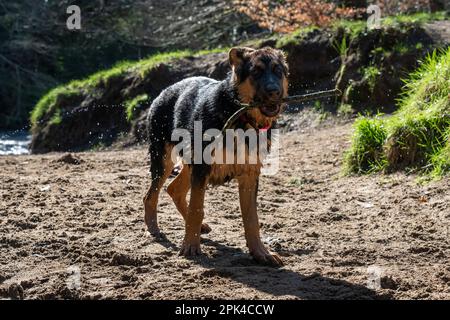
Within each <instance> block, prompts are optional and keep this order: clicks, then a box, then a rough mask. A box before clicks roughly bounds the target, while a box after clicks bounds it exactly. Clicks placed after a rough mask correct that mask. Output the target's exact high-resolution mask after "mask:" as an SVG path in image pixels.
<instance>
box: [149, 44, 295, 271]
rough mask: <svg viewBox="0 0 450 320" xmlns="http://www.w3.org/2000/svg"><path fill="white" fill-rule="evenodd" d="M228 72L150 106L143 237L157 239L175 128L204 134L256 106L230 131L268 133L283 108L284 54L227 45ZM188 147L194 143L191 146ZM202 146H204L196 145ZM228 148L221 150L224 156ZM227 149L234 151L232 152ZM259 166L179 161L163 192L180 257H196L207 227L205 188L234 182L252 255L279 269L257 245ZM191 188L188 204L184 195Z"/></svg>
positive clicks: (185, 85)
mask: <svg viewBox="0 0 450 320" xmlns="http://www.w3.org/2000/svg"><path fill="white" fill-rule="evenodd" d="M229 62H230V65H231V70H232V71H231V72H230V73H229V75H228V77H227V78H226V79H225V80H223V81H216V80H213V79H210V78H206V77H192V78H187V79H185V80H182V81H180V82H178V83H175V84H174V85H172V86H170V87H169V88H167V89H165V90H164V91H163V92H162V93H161V94H160V95H159V96H158V97H157V98H156V99H155V100H154V101H153V103H152V105H151V107H150V109H149V113H148V118H147V121H148V122H147V124H148V141H149V143H150V147H149V155H150V172H151V179H152V180H151V186H150V188H149V190H148V192H147V193H146V195H145V197H144V207H145V223H146V225H147V228H148V230H149V232H150V233H151V234H153V235H158V234H159V232H160V230H159V227H158V223H157V203H158V196H159V192H160V190H161V188H162V186H163V184H164V182H165V180H166V179H167V178H168V177H169V175H170V174H171V172H172V169H173V168H174V165H175V164H176V163H174V162H175V161H174V160H173V157H172V156H171V155H172V150H173V148H174V146H175V145H176V143H177V142H175V141H172V133H173V132H174V130H176V129H180V128H181V129H185V130H187V131H189V132H191V133H193V131H194V122H195V121H200V122H201V124H202V130H203V131H205V130H207V129H211V128H217V129H222V127H223V126H224V124H225V122H226V121H227V119H228V118H229V117H230V116H231V115H232V114H233V113H234V112H236V110H238V109H239V108H240V107H241V106H242V104H248V103H252V104H256V105H257V108H253V109H251V110H249V111H247V113H246V114H245V115H244V116H241V117H240V118H239V119H238V120H237V122H236V124H235V128H241V129H244V130H245V129H255V130H261V129H263V128H264V129H265V130H266V129H268V128H271V127H272V126H273V125H274V123H275V120H276V118H277V117H278V115H279V114H280V113H281V111H282V109H283V105H282V104H281V103H279V101H280V99H281V98H283V97H285V96H287V89H288V81H287V76H288V66H287V63H286V59H285V56H284V54H283V52H281V51H279V50H276V49H272V48H262V49H259V50H254V49H251V48H244V47H238V48H232V49H231V50H230V52H229ZM193 145H194V143H193ZM201 147H202V148H205V145H204V144H201ZM229 151H230V150H226V151H225V152H229ZM231 152H233V153H236V149H234V148H233V149H232V150H231ZM261 166H262V164H261V161H259V160H258V161H257V163H252V164H251V163H244V164H237V163H233V164H215V163H212V164H207V163H205V162H201V163H196V162H194V163H193V164H192V163H191V164H187V163H186V162H185V163H183V165H182V169H181V171H180V172H179V173H178V175H177V176H176V177H175V179H174V180H173V181H172V182H171V183H170V185H169V186H168V188H167V191H168V193H169V195H170V196H171V197H172V199H173V201H174V203H175V205H176V207H177V209H178V210H179V212H180V213H181V215H182V216H183V218H184V220H185V227H186V230H185V237H184V240H183V244H182V247H181V251H180V254H182V255H184V256H192V255H199V254H200V253H201V250H200V234H201V233H208V232H209V231H210V230H211V229H210V227H209V226H208V225H207V224H205V223H203V216H204V210H203V207H204V206H203V204H204V199H205V191H206V188H207V186H208V185H220V184H223V183H224V182H226V181H229V180H231V179H236V180H237V182H238V185H239V197H240V206H241V213H242V218H243V224H244V229H245V237H246V240H247V246H248V248H249V251H250V254H251V255H252V256H253V257H254V259H256V260H257V261H259V262H261V263H267V264H272V265H282V261H281V259H280V257H279V256H278V255H276V254H274V253H272V252H270V251H269V250H268V249H267V248H266V247H265V246H264V245H263V243H262V241H261V238H260V231H259V221H258V215H257V211H256V203H257V202H256V201H257V191H258V180H259V175H260V171H261ZM189 190H191V194H190V200H189V202H187V200H186V196H187V194H188V191H189Z"/></svg>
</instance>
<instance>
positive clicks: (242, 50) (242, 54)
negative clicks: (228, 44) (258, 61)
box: [228, 47, 255, 68]
mask: <svg viewBox="0 0 450 320" xmlns="http://www.w3.org/2000/svg"><path fill="white" fill-rule="evenodd" d="M253 51H255V49H252V48H247V47H235V48H231V50H230V52H229V53H228V57H229V60H230V65H231V67H232V68H237V67H239V66H240V65H241V64H242V63H243V62H244V61H245V59H247V57H248V55H249V54H250V53H252V52H253Z"/></svg>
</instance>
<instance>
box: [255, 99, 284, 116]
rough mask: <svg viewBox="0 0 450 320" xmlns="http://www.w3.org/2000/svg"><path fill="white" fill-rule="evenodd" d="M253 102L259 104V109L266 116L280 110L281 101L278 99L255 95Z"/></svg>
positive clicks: (274, 114) (275, 113)
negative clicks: (262, 97)
mask: <svg viewBox="0 0 450 320" xmlns="http://www.w3.org/2000/svg"><path fill="white" fill-rule="evenodd" d="M254 103H256V104H257V105H260V107H259V110H260V111H261V113H262V114H263V115H265V116H266V117H275V116H277V115H278V114H279V113H280V112H281V103H280V100H279V99H261V98H258V97H255V99H254Z"/></svg>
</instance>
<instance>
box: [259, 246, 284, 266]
mask: <svg viewBox="0 0 450 320" xmlns="http://www.w3.org/2000/svg"><path fill="white" fill-rule="evenodd" d="M251 255H252V257H253V259H255V260H256V261H257V262H258V263H261V264H266V265H270V266H273V267H281V266H283V265H284V264H283V260H281V258H280V256H279V255H277V254H276V253H273V252H270V251H269V250H267V249H266V248H263V249H257V250H253V251H252V252H251Z"/></svg>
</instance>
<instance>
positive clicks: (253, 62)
mask: <svg viewBox="0 0 450 320" xmlns="http://www.w3.org/2000/svg"><path fill="white" fill-rule="evenodd" d="M229 59H230V64H231V68H232V77H233V82H234V84H235V86H236V88H237V91H238V94H239V99H240V101H241V102H242V103H254V104H256V105H258V108H255V109H253V110H251V111H249V112H248V115H249V116H251V117H252V118H253V119H254V120H255V121H256V122H257V123H258V125H264V126H265V125H270V124H271V123H272V121H273V120H274V119H275V118H276V117H277V116H278V115H279V114H280V113H281V111H282V104H281V102H280V101H281V99H282V98H283V97H286V96H287V91H288V80H287V77H288V72H289V71H288V66H287V63H286V57H285V55H284V53H283V52H282V51H280V50H277V49H273V48H269V47H265V48H262V49H259V50H255V49H251V48H245V47H238V48H232V49H231V50H230V53H229Z"/></svg>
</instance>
